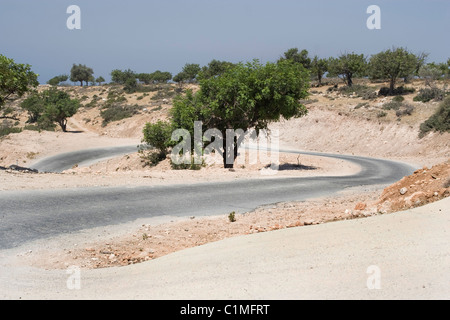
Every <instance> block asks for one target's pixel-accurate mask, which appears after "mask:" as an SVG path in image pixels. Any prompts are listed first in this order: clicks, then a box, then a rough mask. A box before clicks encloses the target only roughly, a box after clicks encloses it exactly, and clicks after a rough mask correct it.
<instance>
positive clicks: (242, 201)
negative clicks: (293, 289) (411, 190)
mask: <svg viewBox="0 0 450 320" xmlns="http://www.w3.org/2000/svg"><path fill="white" fill-rule="evenodd" d="M283 152H284V151H283ZM290 152H295V153H299V154H308V155H316V156H325V157H332V158H337V159H342V160H347V161H351V162H353V163H356V164H358V165H359V166H360V167H361V168H362V169H361V171H360V172H359V173H357V174H355V175H351V176H342V177H335V176H334V177H303V178H286V179H277V178H275V179H273V178H264V179H258V180H240V181H233V182H211V183H197V184H185V185H168V186H145V187H134V188H129V187H111V188H79V189H58V190H32V191H4V192H1V193H0V221H1V224H0V249H7V248H12V247H16V246H19V245H21V244H24V243H26V242H28V241H32V240H37V239H42V238H46V237H51V236H55V235H59V234H63V233H70V232H75V231H79V230H82V229H87V228H93V227H100V226H107V225H113V224H119V223H125V222H130V221H134V220H135V219H138V218H149V217H155V216H164V215H168V216H190V215H195V216H201V215H215V214H226V213H229V212H231V211H236V212H247V211H250V210H253V209H255V208H256V207H258V206H261V205H268V204H273V203H277V202H283V201H302V200H306V199H309V198H314V197H320V196H325V195H331V194H334V193H336V192H338V191H341V190H343V189H345V188H349V187H358V186H368V185H377V184H390V183H393V182H395V181H398V180H399V179H401V178H402V177H404V176H405V175H408V174H411V173H412V171H414V168H412V167H411V166H409V165H406V164H403V163H399V162H394V161H389V160H381V159H371V158H365V157H355V156H346V155H334V154H322V153H314V152H297V151H290Z"/></svg>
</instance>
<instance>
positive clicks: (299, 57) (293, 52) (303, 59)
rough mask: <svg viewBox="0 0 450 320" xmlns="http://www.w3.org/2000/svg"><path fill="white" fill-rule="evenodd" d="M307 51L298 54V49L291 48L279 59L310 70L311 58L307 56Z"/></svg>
mask: <svg viewBox="0 0 450 320" xmlns="http://www.w3.org/2000/svg"><path fill="white" fill-rule="evenodd" d="M308 55H309V53H308V50H305V49H303V50H302V51H300V52H299V50H298V48H291V49H289V50H288V51H286V52H285V53H284V56H283V57H281V58H280V61H282V60H290V61H292V62H295V63H300V64H301V65H302V66H303V67H305V68H306V69H309V68H311V58H310V57H309V56H308Z"/></svg>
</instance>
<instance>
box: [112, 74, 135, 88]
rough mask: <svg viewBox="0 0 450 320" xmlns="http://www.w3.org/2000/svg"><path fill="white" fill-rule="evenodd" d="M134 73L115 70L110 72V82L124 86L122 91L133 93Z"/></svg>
mask: <svg viewBox="0 0 450 320" xmlns="http://www.w3.org/2000/svg"><path fill="white" fill-rule="evenodd" d="M136 77H137V75H136V73H135V72H134V71H132V70H130V69H127V70H125V71H121V70H118V69H115V70H113V71H111V81H112V82H114V83H118V84H122V85H124V90H125V91H126V92H127V93H133V92H135V91H136V89H137V81H136Z"/></svg>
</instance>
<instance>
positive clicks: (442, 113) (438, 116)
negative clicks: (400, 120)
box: [419, 96, 450, 137]
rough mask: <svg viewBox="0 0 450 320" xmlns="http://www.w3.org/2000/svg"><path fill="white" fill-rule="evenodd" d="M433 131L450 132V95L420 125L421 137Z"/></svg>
mask: <svg viewBox="0 0 450 320" xmlns="http://www.w3.org/2000/svg"><path fill="white" fill-rule="evenodd" d="M431 131H437V132H450V96H449V97H447V98H445V100H444V101H442V102H441V105H440V106H439V109H438V110H437V111H436V113H435V114H433V115H432V116H431V117H430V118H429V119H428V120H426V121H425V122H424V123H422V124H421V125H420V135H419V136H420V137H423V136H425V135H426V134H427V133H429V132H431Z"/></svg>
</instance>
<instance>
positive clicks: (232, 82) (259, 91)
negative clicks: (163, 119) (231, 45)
mask: <svg viewBox="0 0 450 320" xmlns="http://www.w3.org/2000/svg"><path fill="white" fill-rule="evenodd" d="M308 89H309V73H308V71H307V70H306V69H305V68H304V67H303V66H302V65H301V64H299V63H294V62H292V61H287V60H284V61H279V62H278V63H267V64H265V65H262V64H261V63H260V62H259V61H258V60H254V61H253V62H251V63H247V64H242V63H240V64H237V65H236V66H235V67H233V68H231V69H228V70H227V71H226V72H224V73H223V74H222V75H221V76H219V77H213V78H209V79H202V80H201V81H200V90H199V91H198V92H196V93H195V94H194V93H192V92H190V91H189V92H188V93H187V94H186V95H185V96H180V97H178V98H177V99H175V100H174V107H173V109H172V111H171V115H172V128H173V129H175V128H182V129H186V130H188V131H189V132H190V133H191V136H192V137H193V126H194V121H202V122H203V125H204V127H205V129H213V128H214V129H217V130H219V131H220V132H221V133H222V136H223V139H224V140H223V150H222V156H223V162H224V167H225V168H233V162H234V159H236V157H237V155H238V148H239V145H240V144H241V142H242V140H241V139H242V138H243V137H242V136H241V137H239V138H238V137H235V138H234V142H233V143H232V144H228V145H227V144H226V139H225V138H226V134H227V129H231V130H237V129H242V130H244V131H247V130H249V129H255V130H256V131H257V132H259V131H260V130H263V129H267V127H268V125H269V123H271V122H273V121H278V120H280V118H281V117H283V118H284V119H290V118H292V117H301V116H303V115H305V114H306V113H307V109H306V107H305V106H304V105H302V104H301V103H300V99H304V98H306V97H307V96H308ZM191 150H192V148H191ZM230 160H231V161H230Z"/></svg>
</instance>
